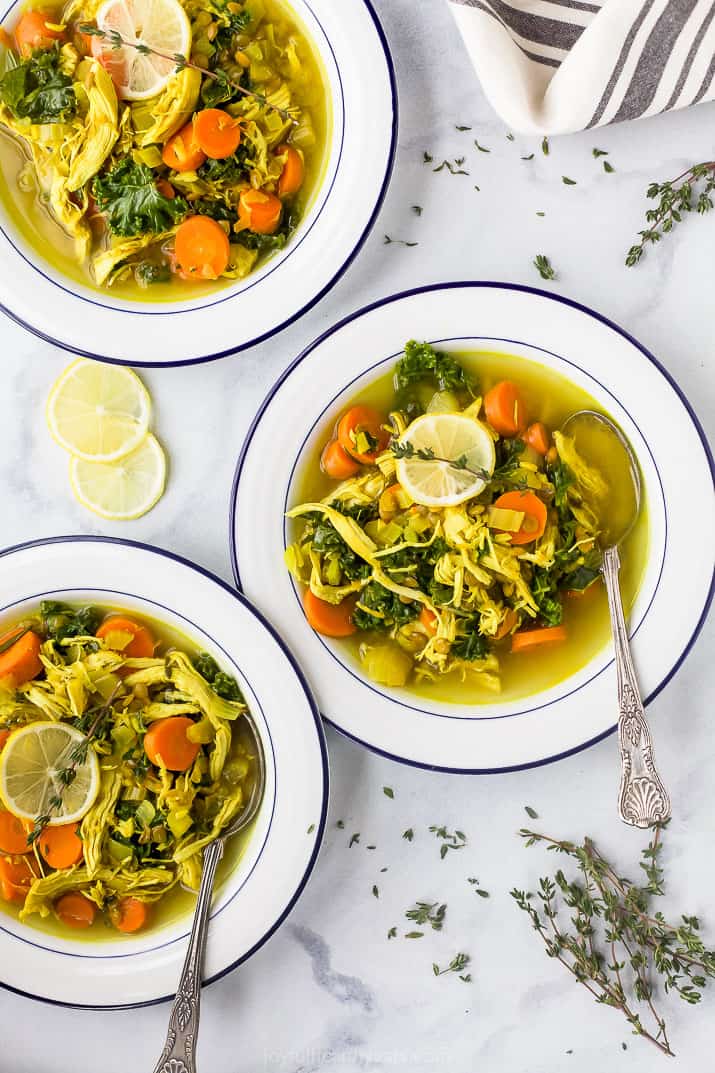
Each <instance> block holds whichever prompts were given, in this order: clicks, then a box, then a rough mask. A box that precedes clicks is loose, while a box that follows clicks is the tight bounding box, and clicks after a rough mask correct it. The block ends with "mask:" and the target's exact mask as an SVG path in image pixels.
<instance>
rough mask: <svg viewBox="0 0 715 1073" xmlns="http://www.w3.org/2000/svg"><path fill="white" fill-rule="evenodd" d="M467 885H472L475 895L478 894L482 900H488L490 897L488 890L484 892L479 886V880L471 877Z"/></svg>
mask: <svg viewBox="0 0 715 1073" xmlns="http://www.w3.org/2000/svg"><path fill="white" fill-rule="evenodd" d="M467 883H470V884H471V885H472V886H473V887H474V893H475V894H478V895H479V897H480V898H488V897H489V891H488V890H483V889H482V887H480V886H479V880H478V879H475V878H474V877H473V876H470V877H469V879H468V880H467Z"/></svg>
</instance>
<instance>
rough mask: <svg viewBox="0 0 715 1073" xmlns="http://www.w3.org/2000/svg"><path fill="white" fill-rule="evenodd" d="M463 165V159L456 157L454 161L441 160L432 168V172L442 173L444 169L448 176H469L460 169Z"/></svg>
mask: <svg viewBox="0 0 715 1073" xmlns="http://www.w3.org/2000/svg"><path fill="white" fill-rule="evenodd" d="M463 163H464V157H458V158H456V159H455V160H454V161H452V160H443V161H442V163H441V164H438V165H437V167H436V168H432V171H444V169H445V168H446V169H447V171H448V172H449V174H450V175H469V172H468V171H465V170H464V168H463V167H462V164H463Z"/></svg>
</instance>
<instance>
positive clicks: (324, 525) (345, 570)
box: [310, 515, 370, 584]
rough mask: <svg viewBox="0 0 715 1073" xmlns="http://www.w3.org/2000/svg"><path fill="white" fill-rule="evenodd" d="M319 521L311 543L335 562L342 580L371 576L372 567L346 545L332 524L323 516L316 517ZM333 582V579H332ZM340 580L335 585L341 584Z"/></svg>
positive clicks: (329, 559)
mask: <svg viewBox="0 0 715 1073" xmlns="http://www.w3.org/2000/svg"><path fill="white" fill-rule="evenodd" d="M314 517H315V518H316V519H317V520H316V522H315V528H314V530H313V532H312V534H311V535H310V541H311V543H312V545H313V547H314V548H315V550H316V551H317V552H320V553H321V554H323V555H325V556H326V558H327V559H328V570H329V569H330V565H329V564H330V562H331V561H333V562H335V563H336V564H337V565H338V566H339V568H340V573H341V578H344V579H345V580H346V581H356V580H358V579H362V578H366V577H369V576H370V565H369V563H366V562H365V560H364V559H361V558H360V556H359V555H356V554H355V552H354V551H353V550H352V548H351V547H349V545H348V544H346V543H345V541H344V540H343V538H342V537H341V536H340V533H338V531H337V529H336V528H335V526H334V525H333V523H332V522H330V521H328V519H327V518H324V517H322V516H321V515H315V516H314ZM331 580H332V579H331ZM339 581H340V579H338V580H337V581H336V582H335V583H337V584H339Z"/></svg>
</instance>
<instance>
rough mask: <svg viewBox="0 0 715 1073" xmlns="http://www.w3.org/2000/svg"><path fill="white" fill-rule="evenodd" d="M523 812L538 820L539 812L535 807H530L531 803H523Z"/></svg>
mask: <svg viewBox="0 0 715 1073" xmlns="http://www.w3.org/2000/svg"><path fill="white" fill-rule="evenodd" d="M524 812H525V813H526V815H527V816H530V817H531V819H532V820H538V818H539V813H538V812H537V811H536V809H535V808H532V807H531V805H524Z"/></svg>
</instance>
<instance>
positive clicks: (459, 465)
mask: <svg viewBox="0 0 715 1073" xmlns="http://www.w3.org/2000/svg"><path fill="white" fill-rule="evenodd" d="M390 450H391V451H392V453H393V455H394V456H395V458H419V459H421V460H422V461H423V462H443V463H444V464H445V465H446V466H449V467H450V469H456V470H457V471H458V472H460V473H471V474H473V475H474V476H475V477H481V479H482V480H483V481H488V480H489V478H490V474H489V473H487V471H486V470H485V469H481V468H477V469H475V468H474V467H472V466H470V465H469V462H468V459H467V456H466V455H460V456H459V458H442V457H441V455H436V454H435V453H434V450H433V449H432V448H431V447H421V448H419V449H418V448H416V447H415V446H414V444H411V443H409V441H408V442H406V443H398V442H395V443H393V444H391V446H390ZM430 830H432V828H430Z"/></svg>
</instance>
